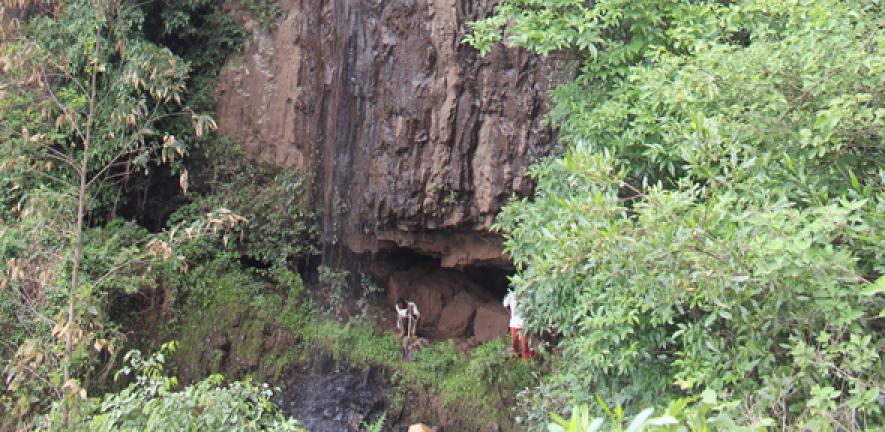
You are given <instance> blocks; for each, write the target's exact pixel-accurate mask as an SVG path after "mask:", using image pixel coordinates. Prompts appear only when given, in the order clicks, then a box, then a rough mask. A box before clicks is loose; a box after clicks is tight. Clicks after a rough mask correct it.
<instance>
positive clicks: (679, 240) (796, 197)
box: [468, 0, 885, 430]
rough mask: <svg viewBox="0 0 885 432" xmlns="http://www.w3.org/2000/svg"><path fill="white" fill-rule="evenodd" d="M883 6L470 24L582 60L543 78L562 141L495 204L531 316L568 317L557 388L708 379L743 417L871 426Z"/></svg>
mask: <svg viewBox="0 0 885 432" xmlns="http://www.w3.org/2000/svg"><path fill="white" fill-rule="evenodd" d="M882 16H883V10H882V5H881V4H877V3H874V2H860V1H858V2H838V1H828V0H802V1H793V2H768V1H738V2H729V3H727V4H720V3H715V2H689V1H652V2H627V1H615V0H613V1H606V0H602V1H597V2H592V3H589V2H583V1H569V0H562V1H558V0H557V1H540V0H505V1H503V2H501V3H500V4H499V6H498V9H497V11H496V14H495V15H493V16H492V17H490V18H488V19H486V20H483V21H479V22H478V23H475V24H474V29H475V32H474V34H473V35H472V36H470V37H469V38H468V41H469V42H471V43H473V44H474V46H477V47H478V48H479V49H480V50H484V51H487V50H488V49H490V47H491V45H492V44H493V43H494V42H496V41H499V40H502V39H504V38H505V37H506V38H507V41H508V42H509V43H511V44H514V45H518V46H524V47H527V48H529V49H532V50H534V51H536V52H539V53H541V54H546V53H550V52H554V51H565V52H568V53H570V55H572V56H573V57H574V58H576V59H578V60H579V69H578V77H577V78H576V79H575V80H574V81H573V82H570V83H567V84H565V85H563V86H561V87H560V88H557V89H556V90H555V91H554V94H553V96H554V106H553V107H552V110H551V115H552V117H553V119H554V120H555V121H556V124H557V125H558V126H559V128H560V132H561V139H562V141H563V142H564V143H565V146H564V148H563V150H562V152H561V154H560V155H558V156H555V157H550V158H548V159H547V160H545V161H543V162H541V163H539V164H538V165H536V166H535V167H534V168H533V169H532V171H531V175H532V176H533V177H534V178H536V179H537V181H538V186H537V191H536V195H535V197H533V198H531V199H520V200H514V201H513V202H512V203H511V204H510V205H509V206H508V207H507V208H505V209H504V211H503V212H502V213H501V214H500V216H499V218H498V221H497V224H496V228H497V229H498V230H500V231H501V232H503V233H504V235H505V237H506V250H507V252H508V253H509V254H510V256H511V257H512V259H513V261H514V262H515V263H516V265H517V267H518V272H517V274H516V275H515V276H514V277H513V279H512V283H513V285H514V287H515V289H516V291H517V295H518V296H519V297H521V298H522V299H523V300H524V302H525V303H526V304H527V306H526V314H527V320H528V323H529V326H530V327H533V328H535V329H541V328H548V327H553V328H557V329H559V330H560V331H562V332H563V333H564V334H565V335H566V336H567V337H566V338H565V339H564V341H563V343H562V360H561V361H562V362H563V364H564V365H566V364H567V365H568V367H567V368H565V367H563V370H562V371H561V372H558V373H555V374H554V375H553V376H552V377H551V382H550V384H551V385H553V386H554V387H555V388H556V389H558V390H557V391H558V392H560V393H561V394H563V399H564V401H563V402H564V403H566V404H569V403H570V401H576V402H589V401H591V400H592V399H593V395H594V394H600V395H602V396H604V397H605V398H607V399H610V400H613V401H614V402H617V403H628V404H634V403H642V404H644V405H648V404H651V403H656V402H657V403H660V401H661V399H660V398H661V397H664V398H675V397H679V396H681V395H685V394H686V393H687V394H696V393H697V392H699V391H700V390H703V389H712V390H715V391H716V392H717V393H719V394H720V395H726V396H727V397H733V398H735V399H737V400H741V401H742V402H743V406H744V408H745V412H744V414H745V415H746V417H747V418H748V419H752V418H758V417H759V416H760V415H761V416H768V415H770V416H773V417H775V418H776V419H777V420H778V423H781V422H786V423H788V424H791V425H796V426H801V427H806V428H810V429H815V430H827V429H828V428H830V427H831V426H832V425H834V424H841V425H842V426H843V427H847V428H856V427H864V428H866V427H871V426H872V425H874V424H880V422H881V420H880V419H881V411H882V403H883V402H882V401H883V398H882V395H881V393H882V390H883V389H882V387H881V382H882V372H883V363H882V361H881V356H882V353H883V348H885V346H883V341H882V340H881V338H880V337H879V334H880V329H881V319H882V311H883V306H885V299H883V295H882V291H883V285H885V279H882V275H883V273H885V252H883V251H885V248H883V247H882V245H883V244H885V241H883V235H885V234H883V229H885V195H883V187H885V186H883V185H885V146H883V140H882V138H883V130H885V55H883V54H885V53H883V51H885V33H883V31H882V25H883V22H882ZM729 395H730V396H729ZM538 406H540V405H538ZM537 417H538V416H536V418H537Z"/></svg>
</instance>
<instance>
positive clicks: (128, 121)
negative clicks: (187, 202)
mask: <svg viewBox="0 0 885 432" xmlns="http://www.w3.org/2000/svg"><path fill="white" fill-rule="evenodd" d="M50 5H51V6H53V8H52V9H51V10H49V11H39V13H37V14H35V17H34V18H32V19H31V20H30V21H29V22H28V23H27V25H25V26H23V27H22V28H21V30H20V31H18V32H15V33H13V34H12V35H10V36H9V37H7V38H6V39H5V40H4V42H3V45H2V53H0V54H2V59H3V60H2V63H3V64H4V69H5V72H6V75H5V78H6V79H7V80H8V81H9V82H10V83H11V84H12V85H8V86H6V87H4V89H3V91H4V95H3V96H4V97H3V113H4V115H6V113H12V114H11V115H12V116H13V120H14V121H12V122H10V123H4V126H3V127H2V129H3V131H2V135H3V136H4V138H5V139H6V140H7V144H6V145H5V146H4V149H3V158H4V166H5V168H7V169H9V170H10V171H13V174H11V175H10V176H9V177H7V178H6V181H10V179H11V182H12V183H18V186H19V188H18V190H19V191H20V192H18V193H17V194H14V195H13V196H7V197H6V199H7V202H10V201H14V202H17V205H16V208H17V209H18V210H20V209H21V208H22V203H23V202H24V201H26V200H33V199H39V198H40V197H41V196H42V197H51V198H53V199H54V201H53V202H52V204H55V205H57V206H58V210H53V211H50V212H44V213H43V214H42V216H41V217H40V218H38V219H42V220H46V221H51V223H50V224H48V225H41V226H38V227H37V228H40V229H46V228H52V231H50V232H45V231H43V232H42V233H40V232H38V233H37V234H40V235H43V236H46V237H51V236H54V237H57V239H54V240H47V242H48V243H51V244H53V245H54V249H50V250H51V251H53V253H51V254H50V255H51V258H50V259H49V260H43V261H30V262H28V257H23V256H20V257H18V259H19V260H21V261H22V263H21V264H16V265H15V266H14V267H15V270H16V271H18V272H22V271H23V270H22V268H24V267H30V268H31V269H35V268H36V269H39V268H40V266H41V265H42V264H47V263H52V264H55V265H59V266H61V267H62V268H63V273H65V274H67V275H68V277H69V282H68V283H67V285H68V286H67V293H66V295H65V297H66V303H67V304H66V307H65V309H66V311H65V313H64V314H61V315H58V316H53V317H51V318H48V317H47V318H46V319H47V320H52V321H53V322H54V323H55V325H54V326H53V334H55V335H56V336H58V337H60V338H62V339H63V340H64V350H63V354H62V355H61V360H60V367H61V369H62V388H63V389H64V393H65V394H66V395H73V394H80V395H81V396H82V395H83V394H85V391H83V390H82V389H81V388H80V383H79V381H78V380H77V379H76V378H75V376H74V371H73V370H74V368H75V367H76V365H75V364H74V356H75V350H76V349H77V347H76V345H77V343H78V342H80V341H82V340H83V334H84V331H86V330H87V329H88V328H89V327H91V326H90V325H88V324H87V323H86V322H84V320H88V319H89V316H90V313H89V311H83V310H81V309H80V308H78V299H81V298H89V296H90V293H91V292H92V290H93V289H94V286H93V284H92V283H93V282H96V281H90V283H84V280H83V277H82V270H83V268H82V267H83V264H84V253H83V252H84V244H85V241H86V240H85V234H84V233H85V232H86V228H87V224H88V217H89V216H90V215H93V214H94V215H96V216H98V214H99V212H98V210H99V209H101V208H103V207H104V206H106V205H108V203H109V202H112V201H113V200H114V198H113V197H114V196H116V195H118V194H119V187H120V184H121V183H124V182H125V181H126V180H127V179H128V178H129V177H130V176H132V175H133V173H134V172H136V171H137V170H141V169H147V167H148V165H149V163H151V162H160V163H170V162H173V161H175V160H176V159H177V158H180V157H181V156H183V155H184V153H185V146H184V144H183V143H181V142H180V141H178V140H176V138H175V137H174V136H173V135H169V134H164V133H162V132H158V131H156V130H154V129H153V127H154V125H155V124H156V123H157V122H159V121H160V120H162V119H165V118H170V117H177V116H186V117H188V118H190V119H191V122H192V126H193V127H194V130H195V131H196V135H197V136H198V137H199V136H201V135H202V134H203V133H204V132H205V131H207V130H209V129H212V128H214V123H213V122H212V120H211V119H210V118H209V117H207V116H203V115H197V114H195V113H194V112H192V111H191V110H189V109H188V108H187V107H185V106H183V105H181V99H182V96H183V94H184V92H185V83H184V81H185V79H186V77H187V74H188V67H187V65H186V64H183V63H182V62H181V61H180V60H179V59H177V58H176V57H175V56H173V55H172V54H171V52H169V50H167V49H164V48H161V47H158V46H156V45H154V44H151V43H149V42H147V41H146V40H144V39H143V37H141V36H140V33H139V30H140V26H141V25H142V22H143V15H142V14H141V12H140V9H138V7H137V5H136V4H134V3H131V2H121V1H105V0H94V1H86V0H72V1H66V2H58V3H54V4H50ZM34 178H39V179H41V180H43V182H35V181H32V184H34V185H36V186H37V187H36V191H37V192H40V193H34V190H33V189H31V190H29V189H26V188H23V187H22V186H23V185H22V184H20V183H19V182H20V181H21V180H31V179H34ZM180 185H181V188H182V190H184V191H185V192H186V190H187V187H188V183H187V172H186V171H182V173H181V177H180ZM14 190H15V189H14ZM41 191H42V192H41ZM28 208H29V209H30V210H36V209H39V208H40V206H39V205H36V206H31V207H28ZM50 210H52V209H50ZM17 213H19V214H17V215H16V217H18V218H20V219H25V218H31V217H32V216H33V215H32V214H21V211H17ZM5 216H12V215H11V214H7V215H5ZM28 264H32V265H28ZM9 267H10V268H8V269H7V271H10V273H12V270H13V269H12V268H11V267H13V266H9ZM43 272H44V274H45V273H46V269H45V268H44V269H43ZM40 282H41V283H43V284H47V285H54V284H63V282H61V280H60V278H59V277H58V273H57V272H56V273H55V277H44V278H43V279H42V280H41V281H40ZM69 399H71V397H65V403H64V404H63V412H64V414H65V419H66V421H67V419H68V417H69V414H70V413H69V411H70V409H69V405H70V403H69Z"/></svg>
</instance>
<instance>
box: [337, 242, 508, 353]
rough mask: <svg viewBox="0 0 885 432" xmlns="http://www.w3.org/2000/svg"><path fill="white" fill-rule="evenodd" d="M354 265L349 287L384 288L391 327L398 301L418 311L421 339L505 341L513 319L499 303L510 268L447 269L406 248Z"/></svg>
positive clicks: (483, 265)
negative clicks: (369, 283) (368, 284)
mask: <svg viewBox="0 0 885 432" xmlns="http://www.w3.org/2000/svg"><path fill="white" fill-rule="evenodd" d="M351 259H352V261H351V262H350V263H349V264H351V265H350V266H348V267H350V268H351V269H352V270H351V276H352V278H353V279H352V282H351V286H354V285H356V284H359V283H364V282H363V281H364V280H365V277H370V278H371V279H372V280H373V281H375V283H377V284H378V285H379V286H381V287H383V289H384V293H383V294H382V295H379V296H378V300H379V306H380V307H381V308H382V310H385V311H390V320H389V321H393V320H394V318H393V304H394V303H395V302H396V300H397V299H398V298H400V297H402V298H404V299H407V300H410V301H413V302H415V303H416V304H417V305H418V308H419V310H420V311H421V322H420V324H419V336H423V337H427V338H429V339H448V338H454V339H459V340H462V341H464V342H466V343H467V344H468V345H474V344H478V343H481V342H484V341H487V340H489V339H492V338H494V337H498V336H504V335H506V332H507V323H508V321H509V315H508V313H507V311H506V310H505V309H504V307H503V305H502V304H501V301H502V300H503V298H504V296H505V295H506V294H507V290H508V286H509V280H508V278H509V276H511V275H512V274H513V272H514V270H513V269H512V268H506V267H501V266H497V265H489V264H487V263H479V264H477V265H468V266H463V267H460V268H448V267H443V266H442V265H441V261H440V259H439V258H436V257H433V256H429V255H425V254H422V253H420V252H417V251H414V250H412V249H407V248H397V249H393V250H388V251H382V252H376V253H373V254H364V255H353V256H352V257H351ZM345 261H348V260H347V259H345ZM385 327H386V325H385Z"/></svg>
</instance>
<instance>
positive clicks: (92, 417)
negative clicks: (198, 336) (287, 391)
mask: <svg viewBox="0 0 885 432" xmlns="http://www.w3.org/2000/svg"><path fill="white" fill-rule="evenodd" d="M170 351H174V344H171V343H170V344H166V345H164V349H163V350H162V351H161V352H158V353H156V354H154V355H152V356H150V357H147V358H144V357H143V356H142V355H141V353H140V352H139V351H131V352H129V353H127V354H126V361H127V363H128V364H127V365H126V366H124V367H123V368H121V369H120V370H119V371H118V372H117V375H118V376H128V375H130V374H135V377H134V380H133V382H132V383H131V384H129V385H128V386H127V387H126V388H125V389H123V390H121V391H119V392H116V393H108V394H105V395H104V397H103V398H102V399H101V400H100V401H96V402H95V403H94V404H91V405H90V406H88V407H87V408H86V412H85V413H84V415H83V417H82V418H81V420H80V421H79V422H78V423H76V424H74V425H71V427H70V428H68V430H82V431H145V430H150V431H201V430H219V431H220V430H226V431H244V432H245V431H281V432H282V431H291V432H297V431H303V429H301V428H300V427H299V426H298V424H297V422H296V421H295V420H294V419H291V418H286V417H284V416H283V415H282V414H280V413H279V411H277V408H276V406H275V405H274V403H273V402H271V400H270V398H271V396H273V390H272V389H270V388H269V387H268V386H267V385H266V384H262V385H255V384H253V383H251V382H249V381H245V382H233V383H230V384H228V385H223V384H222V383H223V377H221V376H220V375H212V376H210V377H208V378H206V379H204V380H202V381H200V382H198V383H196V384H194V385H190V386H187V387H184V388H182V389H180V390H177V387H178V383H177V380H176V379H175V378H172V377H168V376H165V375H164V373H163V372H164V371H163V369H164V365H165V361H166V356H167V355H168V354H169V352H170ZM58 417H59V416H58V413H57V412H52V413H50V414H49V415H48V416H47V417H46V418H45V424H43V425H41V429H45V430H57V429H58V428H59V427H60V425H61V423H60V422H59V420H58Z"/></svg>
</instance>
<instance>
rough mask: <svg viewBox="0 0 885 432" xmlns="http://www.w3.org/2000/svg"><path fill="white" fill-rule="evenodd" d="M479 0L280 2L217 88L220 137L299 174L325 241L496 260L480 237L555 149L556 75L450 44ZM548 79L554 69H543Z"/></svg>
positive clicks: (460, 260) (545, 64)
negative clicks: (550, 120)
mask: <svg viewBox="0 0 885 432" xmlns="http://www.w3.org/2000/svg"><path fill="white" fill-rule="evenodd" d="M493 3H494V1H492V0H445V1H442V0H301V1H297V0H288V1H283V2H281V3H280V6H281V7H283V9H284V10H286V11H287V13H286V15H285V16H284V17H283V18H281V19H280V20H278V21H277V22H276V23H275V25H274V26H273V28H272V29H268V28H265V27H263V26H261V25H260V24H258V23H257V22H255V21H254V20H252V19H250V18H248V16H247V14H245V13H239V12H237V13H236V15H238V16H239V17H240V19H241V20H242V22H244V24H245V25H246V26H247V28H249V29H250V30H251V31H252V36H251V37H250V38H248V40H247V41H246V42H245V45H244V48H243V51H242V52H241V53H239V54H237V55H234V56H232V57H231V58H230V59H228V62H227V64H226V66H225V67H224V69H223V71H222V73H221V81H220V85H219V88H218V91H219V96H220V98H219V105H218V118H219V126H220V129H221V130H222V132H224V133H227V134H230V135H233V136H235V137H237V138H239V139H240V140H241V142H242V143H243V144H244V146H245V147H246V148H247V149H249V150H250V151H252V152H253V153H255V154H258V155H259V156H260V157H261V158H262V159H264V160H266V161H269V162H273V163H275V164H278V165H281V166H286V167H297V168H299V169H301V170H303V172H305V173H307V174H308V177H309V178H310V181H311V186H312V188H313V190H314V191H315V197H314V199H315V200H316V201H315V203H316V204H315V205H320V206H321V207H322V208H323V210H324V228H323V229H324V237H325V240H326V242H327V243H329V244H336V245H343V246H345V247H347V248H348V249H350V250H351V251H353V252H356V253H364V252H375V251H379V250H390V249H393V248H408V249H411V250H414V251H416V252H418V253H422V254H425V255H429V256H432V257H435V258H437V259H439V260H440V262H441V265H442V266H443V267H463V266H468V265H498V266H504V265H506V259H505V258H504V257H503V255H502V252H501V243H500V239H499V238H498V237H497V236H494V235H490V234H488V233H487V230H488V228H489V226H490V224H491V223H492V221H493V220H494V216H495V214H496V213H497V212H498V211H499V210H500V208H501V206H502V205H503V204H505V203H506V201H507V199H508V198H509V197H510V196H511V195H512V194H514V193H515V194H518V195H526V194H529V193H531V188H532V183H531V182H530V181H529V179H527V178H526V177H525V171H526V168H527V167H528V166H529V165H530V164H531V163H532V162H533V161H535V160H537V159H538V158H539V157H540V156H542V155H544V154H545V153H547V152H548V151H549V150H550V148H551V147H552V143H553V138H554V136H553V132H552V130H551V129H550V128H549V127H547V126H546V125H545V124H544V123H543V120H542V117H543V111H544V106H545V103H546V100H545V93H546V91H547V89H548V88H549V87H550V86H551V85H552V84H551V81H555V80H556V78H555V77H556V76H557V75H562V74H564V73H567V72H562V71H563V70H564V69H565V68H564V67H562V65H558V64H556V62H555V61H541V60H539V59H538V58H537V57H535V56H532V55H529V54H527V53H526V52H524V51H521V50H517V49H504V48H501V47H498V48H495V49H494V50H493V51H492V52H491V53H490V54H488V55H487V56H486V57H484V58H481V57H480V56H479V54H478V52H476V50H474V49H473V48H471V47H469V46H467V45H465V44H463V43H461V41H462V39H463V37H464V35H465V34H466V32H467V31H468V30H469V29H468V28H467V26H466V23H467V22H470V21H472V20H474V19H477V18H480V17H483V16H485V15H487V14H488V13H490V12H491V8H492V6H493ZM551 77H554V78H551Z"/></svg>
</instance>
